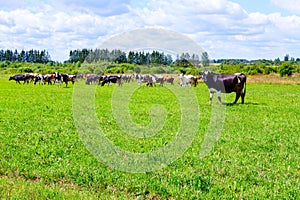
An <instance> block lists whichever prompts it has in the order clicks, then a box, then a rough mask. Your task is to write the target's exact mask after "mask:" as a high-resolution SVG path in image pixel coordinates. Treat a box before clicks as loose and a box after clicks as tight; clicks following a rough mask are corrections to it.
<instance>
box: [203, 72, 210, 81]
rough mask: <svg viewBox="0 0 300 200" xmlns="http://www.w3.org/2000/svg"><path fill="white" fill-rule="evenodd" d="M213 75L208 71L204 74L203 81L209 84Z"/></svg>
mask: <svg viewBox="0 0 300 200" xmlns="http://www.w3.org/2000/svg"><path fill="white" fill-rule="evenodd" d="M211 75H212V73H211V72H210V71H208V70H205V71H204V72H203V81H204V82H208V80H209V78H210V77H211Z"/></svg>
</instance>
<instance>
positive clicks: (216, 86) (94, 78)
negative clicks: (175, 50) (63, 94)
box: [9, 71, 246, 104]
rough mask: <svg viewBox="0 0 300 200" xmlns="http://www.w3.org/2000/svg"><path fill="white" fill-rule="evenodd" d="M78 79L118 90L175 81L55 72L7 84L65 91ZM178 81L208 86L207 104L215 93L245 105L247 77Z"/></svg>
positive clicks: (214, 76)
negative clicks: (130, 85) (131, 85)
mask: <svg viewBox="0 0 300 200" xmlns="http://www.w3.org/2000/svg"><path fill="white" fill-rule="evenodd" d="M77 79H85V83H86V85H91V84H99V85H101V86H104V85H105V84H108V85H111V84H112V83H116V84H118V85H119V86H121V85H123V83H129V82H131V81H133V80H135V81H136V82H137V83H138V84H139V85H141V84H142V83H145V85H146V86H155V85H156V84H159V85H160V86H163V85H164V84H166V83H169V84H171V85H174V80H175V78H174V77H172V76H162V75H149V74H145V75H142V74H122V75H104V74H100V75H97V74H87V75H68V74H60V73H58V72H55V73H53V74H17V75H15V76H11V77H10V78H9V80H15V81H16V83H19V84H20V81H23V83H24V84H25V83H27V84H28V83H33V84H37V83H39V84H48V85H52V84H56V85H58V86H60V85H61V83H65V85H66V87H68V82H72V84H74V83H75V81H76V80H77ZM178 79H179V80H180V82H179V84H180V86H182V87H186V86H188V85H189V86H190V87H192V86H195V87H196V86H197V84H198V81H200V80H203V81H204V83H205V84H206V85H207V87H208V90H209V92H210V104H211V103H212V98H213V96H214V93H217V95H218V100H219V102H220V103H221V104H222V100H221V93H231V92H235V93H236V98H235V101H234V102H233V103H234V104H235V103H236V102H237V101H238V100H239V98H240V97H241V99H242V104H243V103H244V98H245V95H246V76H245V75H244V74H243V73H236V74H215V73H213V72H210V71H204V72H203V73H201V76H193V75H183V74H180V75H178Z"/></svg>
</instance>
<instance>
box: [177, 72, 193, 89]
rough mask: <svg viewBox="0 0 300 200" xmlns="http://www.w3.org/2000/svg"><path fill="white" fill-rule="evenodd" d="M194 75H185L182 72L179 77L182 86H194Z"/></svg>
mask: <svg viewBox="0 0 300 200" xmlns="http://www.w3.org/2000/svg"><path fill="white" fill-rule="evenodd" d="M193 77H194V76H193V75H183V74H180V75H179V78H180V83H179V84H180V86H182V87H186V86H187V85H188V84H190V86H191V87H192V83H191V79H192V78H193Z"/></svg>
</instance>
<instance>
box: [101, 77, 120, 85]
mask: <svg viewBox="0 0 300 200" xmlns="http://www.w3.org/2000/svg"><path fill="white" fill-rule="evenodd" d="M105 83H107V84H108V85H110V84H111V83H118V85H119V86H121V85H122V80H121V76H107V77H105V78H104V80H103V81H102V83H101V86H104V85H105Z"/></svg>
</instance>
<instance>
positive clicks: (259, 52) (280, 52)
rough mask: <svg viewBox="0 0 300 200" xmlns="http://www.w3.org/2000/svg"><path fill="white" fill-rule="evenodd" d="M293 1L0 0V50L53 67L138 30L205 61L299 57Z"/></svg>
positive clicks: (299, 30)
mask: <svg viewBox="0 0 300 200" xmlns="http://www.w3.org/2000/svg"><path fill="white" fill-rule="evenodd" d="M299 13H300V4H299V2H298V0H297V1H296V0H284V1H283V0H211V1H207V0H172V1H170V0H97V1H95V0H87V1H79V0H52V1H50V0H45V1H38V0H26V1H20V0H10V1H4V0H0V16H1V17H0V49H20V50H21V49H25V50H29V49H46V50H48V51H49V53H50V55H51V57H52V59H53V60H57V61H64V60H67V59H68V55H69V51H70V50H72V49H82V48H96V47H98V46H99V45H101V44H102V43H103V42H105V41H107V40H108V39H110V38H111V37H113V36H116V35H118V34H121V33H126V32H128V31H131V30H135V29H140V28H165V29H167V30H171V31H175V32H177V33H180V34H182V35H184V36H187V37H189V38H190V39H192V40H193V41H195V42H196V43H197V44H198V45H200V46H201V47H202V48H203V49H204V50H205V51H207V52H208V54H209V56H210V58H211V59H218V58H246V59H260V58H265V59H275V58H278V57H279V58H281V59H282V58H283V57H284V55H285V54H289V55H290V56H291V57H296V58H297V57H300V16H299Z"/></svg>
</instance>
